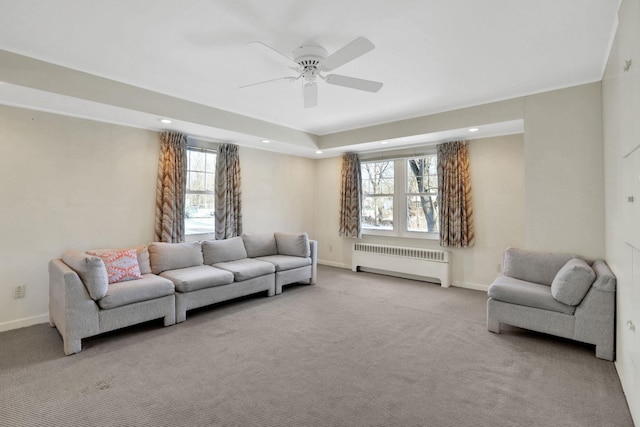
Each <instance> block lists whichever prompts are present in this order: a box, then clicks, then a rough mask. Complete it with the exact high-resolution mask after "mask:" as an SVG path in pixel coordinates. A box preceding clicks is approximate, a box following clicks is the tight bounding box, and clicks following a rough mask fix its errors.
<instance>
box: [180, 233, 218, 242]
mask: <svg viewBox="0 0 640 427" xmlns="http://www.w3.org/2000/svg"><path fill="white" fill-rule="evenodd" d="M215 239H216V233H195V234H187V235H185V236H184V241H185V242H199V241H201V240H215Z"/></svg>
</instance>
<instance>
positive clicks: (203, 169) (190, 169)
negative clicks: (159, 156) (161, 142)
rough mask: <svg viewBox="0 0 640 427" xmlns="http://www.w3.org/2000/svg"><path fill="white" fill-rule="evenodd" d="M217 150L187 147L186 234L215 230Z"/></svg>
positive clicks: (212, 231)
mask: <svg viewBox="0 0 640 427" xmlns="http://www.w3.org/2000/svg"><path fill="white" fill-rule="evenodd" d="M215 177H216V152H215V151H213V150H206V149H202V148H194V147H189V148H188V149H187V191H186V201H185V215H184V216H185V234H202V233H214V232H215V210H216V207H215Z"/></svg>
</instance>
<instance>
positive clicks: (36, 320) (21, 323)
mask: <svg viewBox="0 0 640 427" xmlns="http://www.w3.org/2000/svg"><path fill="white" fill-rule="evenodd" d="M47 322H49V314H41V315H40V316H32V317H25V318H24V319H17V320H11V321H9V322H3V323H0V332H4V331H10V330H12V329H20V328H26V327H27V326H31V325H38V324H40V323H47Z"/></svg>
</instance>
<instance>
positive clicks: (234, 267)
mask: <svg viewBox="0 0 640 427" xmlns="http://www.w3.org/2000/svg"><path fill="white" fill-rule="evenodd" d="M213 266H214V267H217V268H221V269H223V270H227V271H230V272H231V273H233V277H234V278H235V280H236V282H242V281H243V280H249V279H253V278H254V277H259V276H264V275H265V274H271V273H275V271H276V268H275V266H274V265H273V264H271V263H270V262H266V261H260V260H257V259H253V258H244V259H239V260H236V261H228V262H219V263H217V264H213Z"/></svg>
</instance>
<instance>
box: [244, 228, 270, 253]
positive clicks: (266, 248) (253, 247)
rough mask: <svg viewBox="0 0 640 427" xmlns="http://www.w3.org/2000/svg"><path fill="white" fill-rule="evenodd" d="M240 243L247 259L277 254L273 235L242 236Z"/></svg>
mask: <svg viewBox="0 0 640 427" xmlns="http://www.w3.org/2000/svg"><path fill="white" fill-rule="evenodd" d="M242 241H243V242H244V247H245V249H246V250H247V256H248V257H249V258H257V257H261V256H268V255H277V254H278V247H277V246H276V238H275V237H274V235H273V233H256V234H243V235H242Z"/></svg>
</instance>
